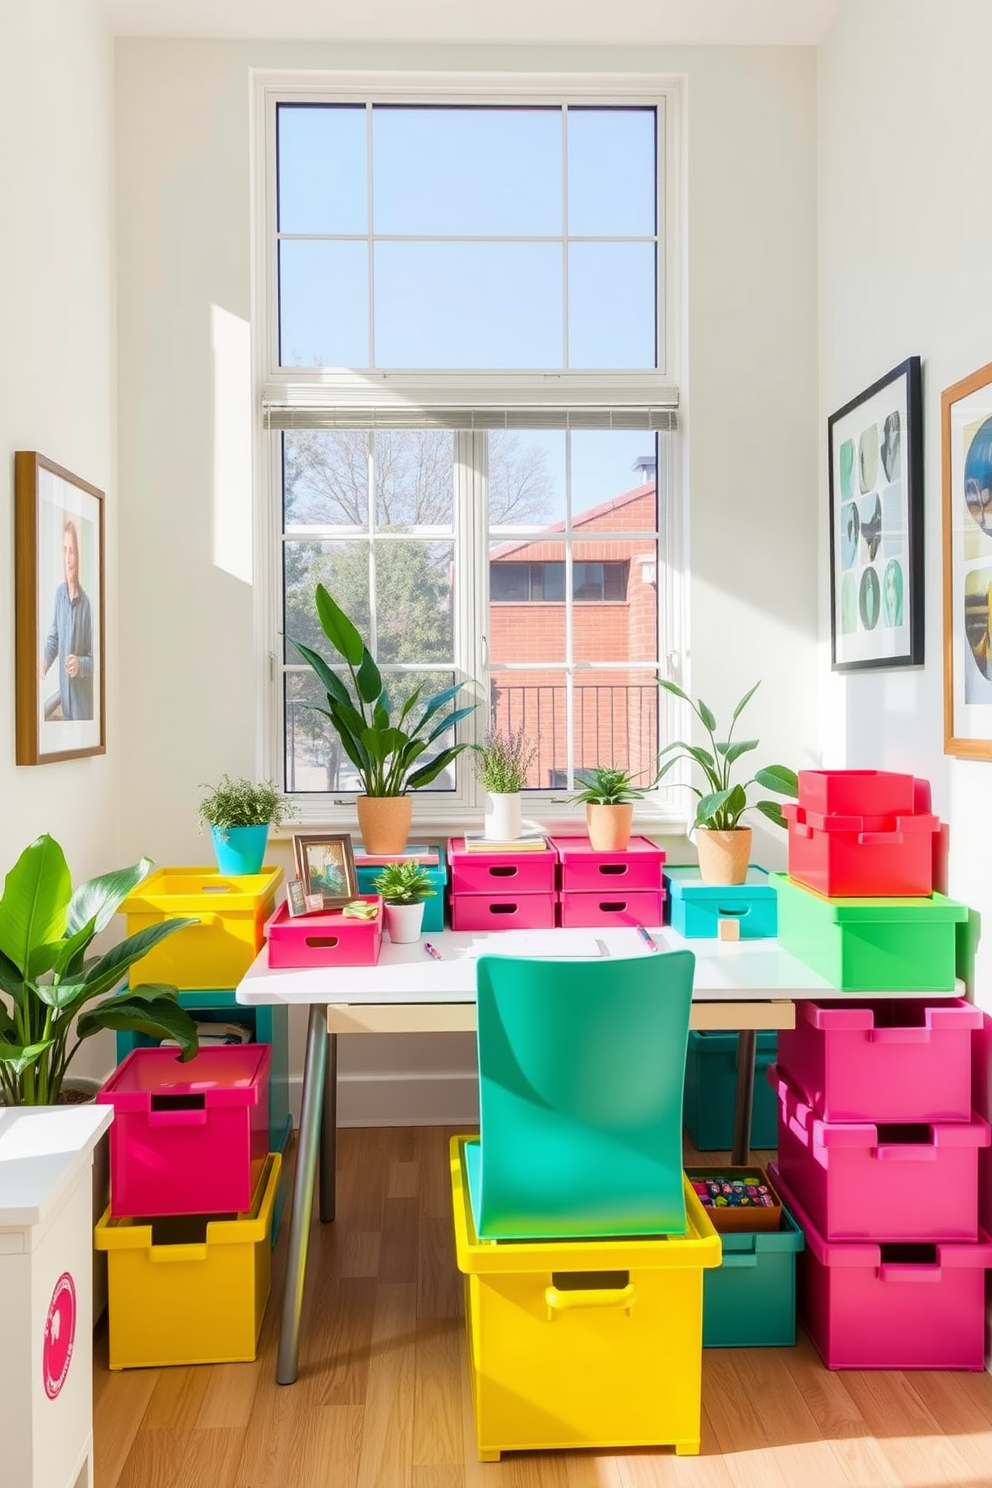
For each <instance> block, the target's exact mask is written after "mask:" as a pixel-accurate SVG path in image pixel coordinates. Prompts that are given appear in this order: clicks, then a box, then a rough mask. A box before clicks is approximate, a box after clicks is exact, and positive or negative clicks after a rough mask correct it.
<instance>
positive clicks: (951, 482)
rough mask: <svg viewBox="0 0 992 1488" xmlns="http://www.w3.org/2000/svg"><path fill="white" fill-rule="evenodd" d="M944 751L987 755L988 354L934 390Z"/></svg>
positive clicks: (990, 580)
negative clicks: (938, 437) (941, 532)
mask: <svg viewBox="0 0 992 1488" xmlns="http://www.w3.org/2000/svg"><path fill="white" fill-rule="evenodd" d="M940 432H941V467H942V477H943V481H942V484H943V497H944V501H943V506H944V753H945V754H957V755H961V756H963V757H964V758H966V759H992V362H989V363H988V365H987V366H984V367H979V369H978V371H977V372H973V373H972V374H971V376H970V377H965V378H963V379H962V381H961V382H956V383H955V384H954V385H953V387H949V388H946V389H945V390H944V392H943V393H941V395H940Z"/></svg>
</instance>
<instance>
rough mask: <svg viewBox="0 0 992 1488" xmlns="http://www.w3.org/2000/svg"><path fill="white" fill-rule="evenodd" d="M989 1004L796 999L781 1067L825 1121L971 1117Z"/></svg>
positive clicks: (783, 1036) (782, 1035)
mask: <svg viewBox="0 0 992 1488" xmlns="http://www.w3.org/2000/svg"><path fill="white" fill-rule="evenodd" d="M981 1026H982V1011H981V1008H977V1007H974V1006H973V1005H972V1004H971V1003H970V1002H965V1001H964V999H963V998H960V997H955V998H949V999H948V1000H947V1001H946V1002H940V1003H934V1004H928V1003H926V1002H923V1001H919V1002H912V1001H906V1002H898V1001H895V1000H893V1001H892V1002H874V1003H866V1004H864V1005H863V1006H861V1007H847V1006H843V1007H841V1006H838V1005H834V1004H829V1003H828V1004H825V1005H820V1004H818V1003H815V1002H797V1003H796V1026H795V1028H789V1029H782V1030H780V1032H779V1035H778V1068H779V1071H780V1072H781V1074H782V1075H784V1076H785V1078H786V1079H787V1080H788V1081H789V1083H790V1084H791V1085H793V1086H795V1088H796V1090H797V1091H799V1092H800V1093H801V1094H802V1095H803V1096H804V1097H805V1099H806V1101H807V1102H808V1103H809V1104H810V1105H811V1106H812V1107H813V1109H814V1110H815V1111H816V1112H818V1114H819V1115H820V1116H822V1117H823V1119H824V1120H825V1121H970V1120H971V1109H972V1106H971V1044H972V1034H973V1031H974V1030H976V1029H979V1028H981Z"/></svg>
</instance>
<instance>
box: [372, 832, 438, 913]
mask: <svg viewBox="0 0 992 1488" xmlns="http://www.w3.org/2000/svg"><path fill="white" fill-rule="evenodd" d="M428 854H430V855H431V856H433V857H434V859H435V861H434V862H433V863H421V865H420V866H421V867H422V868H423V869H424V871H425V873H426V874H427V876H428V878H429V879H430V881H431V883H432V884H433V886H434V893H433V895H432V896H431V898H429V899H425V900H424V929H425V930H443V929H444V890H445V885H446V884H447V882H448V865H447V863H446V862H445V859H444V854H443V853H442V852H441V849H440V848H437V847H431V848H427V849H426V850H425V853H424V856H427V855H428ZM385 861H386V859H385V858H379V859H377V860H376V862H375V864H371V863H369V864H364V863H363V862H362V858H361V853H360V852H359V853H356V854H355V872H356V873H357V875H358V891H359V893H360V894H374V893H375V892H376V890H375V886H374V884H373V882H372V880H373V879H374V878H375V876H376V874H377V873H378V872H379V871H380V870H381V868H382V865H383V863H384V862H385ZM392 861H393V862H400V861H402V855H401V856H400V857H399V858H394V859H392Z"/></svg>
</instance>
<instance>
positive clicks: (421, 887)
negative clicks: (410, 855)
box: [372, 863, 437, 904]
mask: <svg viewBox="0 0 992 1488" xmlns="http://www.w3.org/2000/svg"><path fill="white" fill-rule="evenodd" d="M372 886H373V888H374V889H375V891H376V893H377V894H381V895H382V899H383V903H384V904H419V903H420V902H421V901H422V900H424V899H430V898H431V897H432V896H433V895H434V894H436V893H437V890H436V889H435V887H434V885H433V884H432V883H431V879H430V874H429V873H428V872H427V871H426V869H424V868H422V867H421V865H420V864H419V863H387V864H386V865H385V867H383V868H382V869H381V870H380V871H379V872H378V873H377V874H376V876H375V878H373V880H372Z"/></svg>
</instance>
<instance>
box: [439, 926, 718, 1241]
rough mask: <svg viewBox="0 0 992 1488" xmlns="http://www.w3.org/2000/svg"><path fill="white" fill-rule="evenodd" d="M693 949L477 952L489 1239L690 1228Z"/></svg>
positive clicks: (477, 1190) (478, 1176) (477, 1151)
mask: <svg viewBox="0 0 992 1488" xmlns="http://www.w3.org/2000/svg"><path fill="white" fill-rule="evenodd" d="M695 964H696V958H695V956H694V955H693V954H692V952H691V951H669V952H662V953H661V954H660V955H657V956H638V957H635V958H633V959H630V960H615V959H610V958H606V957H604V958H603V959H602V960H595V961H576V960H569V961H565V960H562V961H548V960H543V959H542V960H536V959H535V960H529V959H526V958H522V957H516V956H480V958H479V965H478V973H477V995H478V1048H479V1105H480V1122H479V1126H480V1130H479V1138H478V1141H471V1142H468V1143H467V1144H466V1147H465V1160H466V1161H465V1166H466V1173H467V1177H468V1185H469V1195H470V1198H471V1201H472V1213H473V1217H474V1220H475V1228H476V1233H477V1235H478V1236H479V1238H480V1239H482V1240H545V1239H547V1240H555V1239H576V1238H581V1237H590V1238H593V1237H605V1236H613V1235H664V1234H684V1233H685V1229H686V1216H685V1199H684V1197H683V1190H682V1083H683V1078H684V1073H685V1054H686V1043H687V1040H688V1034H689V1008H690V1004H691V1002H692V978H693V972H694V970H695Z"/></svg>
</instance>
